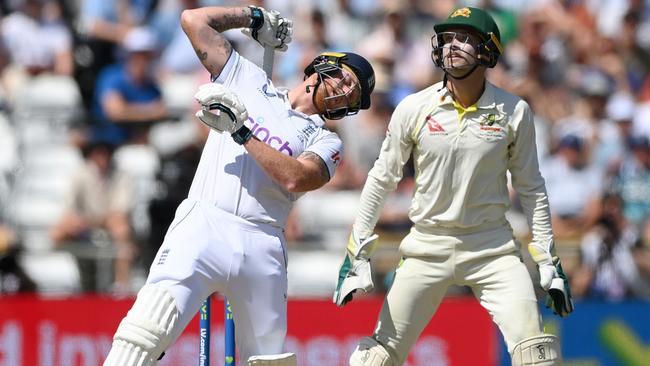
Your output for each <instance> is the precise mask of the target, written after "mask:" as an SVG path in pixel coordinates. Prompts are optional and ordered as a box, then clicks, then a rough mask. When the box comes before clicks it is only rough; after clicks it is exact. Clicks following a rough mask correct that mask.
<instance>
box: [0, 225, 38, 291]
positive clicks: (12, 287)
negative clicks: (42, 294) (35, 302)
mask: <svg viewBox="0 0 650 366" xmlns="http://www.w3.org/2000/svg"><path fill="white" fill-rule="evenodd" d="M19 251H20V246H19V243H18V237H17V235H16V233H15V232H14V231H13V230H12V229H11V228H10V227H9V226H8V225H6V224H4V223H2V221H0V295H4V294H15V293H18V292H34V291H36V284H35V283H34V281H32V279H31V278H29V276H28V275H27V274H26V273H25V271H24V270H23V268H22V267H21V265H20V263H19V261H18V254H19Z"/></svg>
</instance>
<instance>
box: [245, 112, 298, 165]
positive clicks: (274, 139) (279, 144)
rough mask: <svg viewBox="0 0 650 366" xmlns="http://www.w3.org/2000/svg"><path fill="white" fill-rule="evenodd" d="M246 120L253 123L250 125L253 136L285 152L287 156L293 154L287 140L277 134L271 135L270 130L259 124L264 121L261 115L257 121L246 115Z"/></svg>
mask: <svg viewBox="0 0 650 366" xmlns="http://www.w3.org/2000/svg"><path fill="white" fill-rule="evenodd" d="M248 120H249V121H251V123H253V127H251V132H253V135H255V137H257V138H258V139H260V140H262V141H264V142H265V143H267V144H268V145H269V146H271V147H272V148H274V149H276V150H278V151H279V152H281V153H285V154H287V155H289V156H293V150H291V148H290V147H289V142H286V141H284V140H282V139H281V138H279V137H278V136H272V135H271V131H269V129H268V128H266V127H262V126H261V124H262V123H264V118H263V117H259V118H258V119H257V120H258V121H259V123H258V122H255V120H254V119H253V118H252V117H248Z"/></svg>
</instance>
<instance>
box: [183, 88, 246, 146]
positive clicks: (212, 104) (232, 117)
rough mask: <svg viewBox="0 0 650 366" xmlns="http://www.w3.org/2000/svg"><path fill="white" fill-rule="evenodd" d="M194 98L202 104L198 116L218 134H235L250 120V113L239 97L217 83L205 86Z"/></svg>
mask: <svg viewBox="0 0 650 366" xmlns="http://www.w3.org/2000/svg"><path fill="white" fill-rule="evenodd" d="M194 98H195V99H196V100H197V101H198V102H199V104H201V110H199V111H198V112H196V116H197V117H198V118H199V119H200V120H201V122H203V123H205V124H206V125H208V126H210V128H212V129H213V130H215V131H217V132H227V133H229V134H233V133H235V132H237V131H238V130H239V129H240V128H242V126H244V121H246V120H247V119H248V111H247V110H246V107H245V106H244V103H242V102H241V101H240V100H239V98H238V97H237V95H236V94H235V93H233V92H232V91H230V90H229V89H228V88H226V87H225V86H223V85H221V84H217V83H208V84H203V85H201V86H200V87H199V91H198V92H196V94H194Z"/></svg>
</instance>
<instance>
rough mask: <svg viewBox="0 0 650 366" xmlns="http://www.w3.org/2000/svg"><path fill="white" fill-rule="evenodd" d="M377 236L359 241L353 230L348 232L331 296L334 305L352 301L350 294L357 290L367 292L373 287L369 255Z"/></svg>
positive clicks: (375, 243)
mask: <svg viewBox="0 0 650 366" xmlns="http://www.w3.org/2000/svg"><path fill="white" fill-rule="evenodd" d="M377 238H378V236H377V234H374V235H371V236H370V237H368V238H366V239H363V240H361V241H359V240H358V239H357V238H356V235H355V234H354V231H353V232H352V233H351V234H350V239H349V240H348V247H347V250H346V256H345V259H344V260H343V263H342V264H341V268H340V269H339V278H338V282H337V284H336V290H334V296H333V298H332V302H334V303H335V304H336V305H338V306H343V305H345V304H347V303H348V302H350V301H352V295H353V294H354V293H355V292H356V291H357V290H363V291H364V292H366V293H368V292H371V291H372V290H374V289H375V285H374V283H373V282H372V268H371V267H370V255H371V254H372V252H373V251H374V249H375V246H376V245H377Z"/></svg>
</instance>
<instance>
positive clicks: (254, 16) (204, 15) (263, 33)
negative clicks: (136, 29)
mask: <svg viewBox="0 0 650 366" xmlns="http://www.w3.org/2000/svg"><path fill="white" fill-rule="evenodd" d="M181 26H182V27H183V31H184V32H185V34H186V35H187V38H189V40H190V42H191V43H192V46H193V47H194V51H195V52H196V55H197V56H198V57H199V60H201V63H202V64H203V66H204V67H205V68H206V69H207V70H208V71H209V72H210V74H212V75H215V76H217V75H219V74H220V73H221V70H222V69H223V67H224V65H225V64H226V62H227V61H228V58H229V57H230V54H231V52H232V45H231V44H230V42H229V41H228V40H227V39H226V37H224V36H223V34H221V33H223V32H225V31H227V30H229V29H237V28H244V30H243V31H244V34H246V35H248V36H250V37H252V38H253V39H254V40H256V41H257V42H258V43H259V44H260V45H261V46H262V47H272V48H275V49H277V50H279V51H285V50H286V49H287V44H288V43H289V42H291V33H292V27H293V25H292V22H291V21H290V20H287V19H285V18H283V17H281V16H280V14H279V13H278V12H276V11H266V10H265V9H264V8H259V7H254V6H250V7H235V8H223V7H204V8H197V9H187V10H184V11H183V13H182V14H181Z"/></svg>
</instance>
